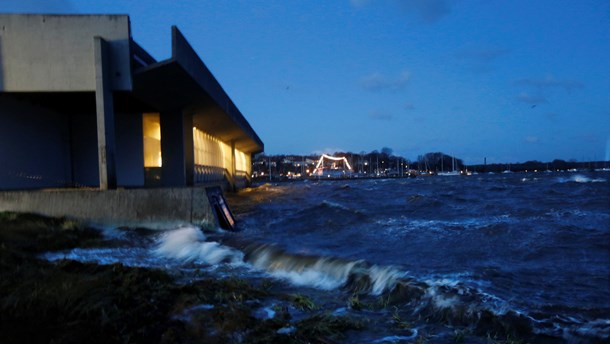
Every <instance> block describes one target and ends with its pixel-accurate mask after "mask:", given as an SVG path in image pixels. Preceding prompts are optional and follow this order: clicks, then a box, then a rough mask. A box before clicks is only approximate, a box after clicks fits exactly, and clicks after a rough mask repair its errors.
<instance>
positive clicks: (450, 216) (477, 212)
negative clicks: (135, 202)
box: [46, 172, 610, 342]
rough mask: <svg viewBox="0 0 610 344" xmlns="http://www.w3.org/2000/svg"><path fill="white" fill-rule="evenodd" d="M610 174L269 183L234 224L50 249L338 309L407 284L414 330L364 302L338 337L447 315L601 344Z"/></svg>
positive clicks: (606, 304)
mask: <svg viewBox="0 0 610 344" xmlns="http://www.w3.org/2000/svg"><path fill="white" fill-rule="evenodd" d="M609 179H610V174H609V173H607V172H586V173H585V172H583V173H531V174H527V173H512V174H495V175H487V174H485V175H482V174H479V175H473V176H467V177H460V176H451V177H440V176H438V177H418V178H414V179H366V180H341V181H305V182H294V183H285V184H273V185H272V184H264V185H261V186H258V187H255V188H251V189H246V190H243V191H241V192H240V193H239V194H237V195H230V196H229V204H230V205H231V206H232V208H233V210H234V212H235V214H236V217H237V225H238V227H239V229H240V231H239V232H237V233H231V232H223V231H220V230H218V231H213V232H208V233H203V232H202V231H201V230H200V229H199V228H196V227H193V226H185V227H181V228H168V229H167V230H166V231H162V232H152V231H130V230H124V229H123V230H120V229H106V234H107V236H109V237H112V238H113V240H111V242H114V243H115V244H114V245H111V246H110V247H108V248H97V249H75V250H71V251H69V252H60V253H49V254H47V255H46V257H47V258H48V259H51V260H54V259H61V258H69V259H78V260H82V261H92V262H98V263H115V262H122V263H123V264H127V265H133V266H145V267H155V268H161V269H166V270H168V271H173V272H175V271H177V270H178V271H180V272H181V276H182V278H186V279H189V278H190V279H193V278H197V276H198V275H197V274H198V273H200V271H201V269H204V270H205V271H206V273H208V274H209V273H211V274H216V275H217V276H219V277H226V276H232V275H238V276H240V277H243V278H250V279H253V280H254V279H257V278H263V277H264V278H269V277H270V278H274V279H276V280H277V281H279V282H280V283H284V284H285V285H286V288H292V289H296V290H298V291H299V292H302V293H305V294H308V295H312V297H313V298H322V299H324V300H326V302H327V303H329V304H331V305H332V304H334V303H336V309H335V312H336V313H337V314H344V313H349V312H355V311H354V310H352V309H349V307H347V308H346V307H345V302H344V300H345V299H346V298H347V297H348V296H349V295H350V294H351V293H353V292H354V290H355V288H356V289H357V291H358V292H359V293H364V294H366V295H370V296H371V297H383V296H384V295H386V294H389V293H391V292H392V291H396V290H397V289H400V290H402V291H403V294H406V295H410V296H409V298H407V299H406V301H405V303H404V304H403V305H402V306H403V308H402V309H401V311H402V312H403V313H402V314H403V316H404V317H405V318H407V319H408V320H409V321H410V322H411V323H412V326H413V328H412V329H411V330H410V331H409V332H407V333H405V332H404V331H403V332H397V331H396V329H395V328H393V327H392V326H390V325H388V324H387V321H386V322H384V321H382V320H380V319H382V318H383V316H386V318H387V314H381V313H383V311H378V312H369V313H368V315H367V316H369V317H370V318H371V319H373V320H372V321H371V325H369V326H368V327H367V329H366V330H364V333H361V334H359V335H358V336H357V337H354V338H348V339H347V341H361V342H401V341H407V342H408V341H412V340H413V339H414V338H415V336H416V335H417V333H418V331H419V333H426V335H427V337H428V338H436V339H437V340H438V341H452V340H455V334H454V331H453V330H452V328H453V327H454V326H456V327H458V326H459V327H460V328H480V327H481V326H489V327H490V331H491V330H493V326H498V325H497V324H503V325H502V326H509V327H510V326H512V327H513V328H512V329H511V330H515V331H514V332H516V333H519V329H521V328H526V329H527V332H528V333H533V334H534V335H538V336H540V337H538V338H544V339H548V340H549V341H551V342H553V341H555V340H558V341H568V342H604V341H607V340H610V182H609ZM116 243H120V244H116ZM363 281H364V282H363ZM356 285H357V286H356ZM333 300H334V301H333ZM337 300H341V301H337ZM333 302H334V303H333ZM422 318H425V319H427V320H426V321H425V322H424V321H419V320H421V319H422ZM375 319H377V320H375ZM418 319H419V320H418ZM430 319H432V321H431V320H430ZM435 319H436V322H435ZM452 335H453V336H452ZM435 336H436V337H435Z"/></svg>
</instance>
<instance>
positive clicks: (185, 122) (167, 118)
mask: <svg viewBox="0 0 610 344" xmlns="http://www.w3.org/2000/svg"><path fill="white" fill-rule="evenodd" d="M160 116H161V157H162V159H163V164H162V166H161V184H162V185H163V186H190V185H193V174H194V163H195V157H194V155H195V154H194V147H193V116H192V115H186V114H183V113H182V112H181V111H179V110H177V111H162V112H161V115H160Z"/></svg>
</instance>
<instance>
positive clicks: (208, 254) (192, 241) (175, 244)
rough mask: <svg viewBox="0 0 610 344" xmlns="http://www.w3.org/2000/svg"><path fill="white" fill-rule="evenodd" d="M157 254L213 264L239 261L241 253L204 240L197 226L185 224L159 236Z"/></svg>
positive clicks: (155, 250) (241, 256)
mask: <svg viewBox="0 0 610 344" xmlns="http://www.w3.org/2000/svg"><path fill="white" fill-rule="evenodd" d="M154 253H155V254H156V255H158V256H163V257H168V258H172V259H177V260H180V261H182V262H196V263H204V264H209V265H215V264H218V263H221V262H229V263H240V262H242V261H243V253H241V252H240V251H238V250H235V249H233V248H230V247H226V246H223V245H221V244H219V243H217V242H213V241H212V242H206V241H205V235H203V232H201V230H200V229H199V228H197V227H193V226H185V227H182V228H179V229H176V230H172V231H170V232H168V233H166V234H164V235H163V236H161V238H160V240H159V242H158V246H157V247H156V248H155V249H154Z"/></svg>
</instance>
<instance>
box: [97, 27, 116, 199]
mask: <svg viewBox="0 0 610 344" xmlns="http://www.w3.org/2000/svg"><path fill="white" fill-rule="evenodd" d="M93 43H94V44H93V50H94V60H95V61H94V62H95V105H96V115H97V148H98V168H99V179H100V183H99V184H100V185H99V186H100V189H101V190H107V189H115V188H116V165H115V152H116V143H115V141H116V140H115V127H114V102H113V97H112V91H111V77H110V75H109V74H110V72H111V69H110V65H111V61H110V54H109V48H108V43H107V42H106V41H105V40H104V39H103V38H101V37H99V36H97V37H95V38H94V39H93Z"/></svg>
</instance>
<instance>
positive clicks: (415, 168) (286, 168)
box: [252, 147, 610, 179]
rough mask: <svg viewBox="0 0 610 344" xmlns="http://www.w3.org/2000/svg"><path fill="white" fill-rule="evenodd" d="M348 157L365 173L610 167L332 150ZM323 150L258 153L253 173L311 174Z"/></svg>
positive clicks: (355, 169)
mask: <svg viewBox="0 0 610 344" xmlns="http://www.w3.org/2000/svg"><path fill="white" fill-rule="evenodd" d="M329 155H332V156H335V157H345V158H346V159H347V161H348V162H349V164H350V166H351V168H352V170H353V172H354V173H356V174H360V175H361V176H374V177H393V176H405V175H407V174H410V173H412V172H418V173H426V172H429V173H439V172H449V171H470V172H478V173H488V172H493V173H500V172H505V171H511V172H525V171H531V172H533V171H566V170H570V169H577V170H585V169H591V170H593V169H597V168H607V167H610V166H609V164H608V163H607V162H603V161H597V162H576V161H565V160H560V159H555V160H553V161H551V162H540V161H535V160H532V161H526V162H523V163H495V164H479V165H466V164H464V161H463V160H462V159H460V158H457V157H454V156H451V155H449V154H445V153H442V152H432V153H426V154H423V155H419V156H418V157H417V159H416V160H415V161H412V160H409V159H407V158H404V157H402V156H397V155H394V154H393V150H392V149H391V148H388V147H383V148H382V149H381V150H373V151H371V152H368V153H367V152H364V151H363V152H360V153H353V152H335V153H333V154H329ZM319 159H320V154H309V155H284V154H281V155H265V154H258V155H256V156H255V157H254V158H253V160H252V174H253V176H254V177H255V178H257V177H262V178H269V176H270V175H271V177H272V178H273V179H286V178H288V179H289V178H301V177H307V176H308V175H309V174H311V173H313V171H314V169H315V167H316V164H317V163H318V160H319Z"/></svg>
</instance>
